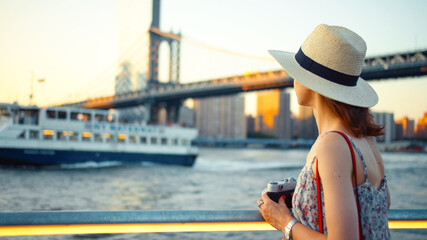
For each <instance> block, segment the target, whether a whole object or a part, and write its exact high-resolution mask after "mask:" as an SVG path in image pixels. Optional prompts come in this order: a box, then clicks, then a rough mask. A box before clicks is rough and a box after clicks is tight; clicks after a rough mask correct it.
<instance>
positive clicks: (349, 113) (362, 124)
mask: <svg viewBox="0 0 427 240" xmlns="http://www.w3.org/2000/svg"><path fill="white" fill-rule="evenodd" d="M323 99H324V101H325V103H326V105H327V106H328V107H329V109H331V111H332V112H333V113H335V114H336V115H337V116H338V117H339V118H340V119H341V120H342V121H343V122H344V124H345V126H346V127H347V128H348V129H350V130H351V132H352V133H353V134H354V136H355V137H358V138H359V137H365V136H374V137H376V136H380V135H384V131H383V129H384V126H380V125H377V124H376V123H375V122H374V120H373V118H372V115H371V113H370V112H369V108H363V107H356V106H352V105H348V104H345V103H341V102H338V101H335V100H332V99H330V98H327V97H324V96H323Z"/></svg>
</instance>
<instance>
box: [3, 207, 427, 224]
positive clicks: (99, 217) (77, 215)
mask: <svg viewBox="0 0 427 240" xmlns="http://www.w3.org/2000/svg"><path fill="white" fill-rule="evenodd" d="M388 216H389V220H390V221H418V220H427V209H391V210H389V213H388ZM262 221H264V220H263V218H262V216H261V214H260V213H259V211H258V210H192V211H152V210H150V211H49V212H1V213H0V226H20V225H27V226H28V225H64V224H121V223H206V222H210V223H218V222H262Z"/></svg>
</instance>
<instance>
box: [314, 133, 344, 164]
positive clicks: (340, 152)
mask: <svg viewBox="0 0 427 240" xmlns="http://www.w3.org/2000/svg"><path fill="white" fill-rule="evenodd" d="M316 155H317V158H318V161H319V165H320V167H319V170H321V169H322V167H321V166H322V165H327V166H334V167H333V168H334V169H336V168H342V170H344V169H351V168H352V165H351V154H350V148H349V146H348V144H347V142H346V140H345V139H344V138H343V137H342V136H341V135H340V134H338V133H334V132H329V133H327V134H324V135H323V136H321V137H320V138H319V139H318V143H317V146H316Z"/></svg>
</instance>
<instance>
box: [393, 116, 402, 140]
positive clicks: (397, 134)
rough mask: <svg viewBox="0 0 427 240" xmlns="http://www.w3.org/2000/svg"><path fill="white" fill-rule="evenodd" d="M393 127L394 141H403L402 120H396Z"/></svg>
mask: <svg viewBox="0 0 427 240" xmlns="http://www.w3.org/2000/svg"><path fill="white" fill-rule="evenodd" d="M394 126H395V134H394V137H395V138H394V140H402V139H403V124H402V120H397V121H396V122H395V123H394Z"/></svg>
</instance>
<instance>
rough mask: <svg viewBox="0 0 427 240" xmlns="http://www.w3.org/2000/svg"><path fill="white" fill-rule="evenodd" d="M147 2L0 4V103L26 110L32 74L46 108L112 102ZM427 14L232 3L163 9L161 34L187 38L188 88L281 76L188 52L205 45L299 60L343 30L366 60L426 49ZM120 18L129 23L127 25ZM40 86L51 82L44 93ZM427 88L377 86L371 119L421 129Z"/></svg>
mask: <svg viewBox="0 0 427 240" xmlns="http://www.w3.org/2000/svg"><path fill="white" fill-rule="evenodd" d="M124 2H125V3H126V4H123V3H124ZM150 2H151V1H150V0H145V1H134V0H132V1H115V0H106V1H98V0H94V1H90V2H87V1H85V2H78V1H77V2H76V1H67V0H64V1H60V2H58V1H51V0H38V1H26V0H17V1H7V0H0V22H1V24H0V34H2V36H3V37H2V39H0V65H1V66H2V68H1V69H0V83H1V84H2V86H3V87H2V89H0V101H2V102H13V101H15V100H18V101H19V102H20V103H22V104H27V103H28V101H29V100H28V99H29V97H28V96H29V94H30V84H31V81H30V79H31V73H32V72H33V73H34V79H35V81H34V95H35V96H34V101H35V102H36V103H37V104H39V105H41V106H45V105H49V104H54V103H58V102H61V101H62V100H64V99H79V98H82V97H85V96H86V97H87V96H91V95H90V94H95V93H96V94H99V93H109V94H112V93H113V92H114V78H115V76H116V75H117V74H118V69H117V68H115V67H114V68H109V67H110V66H112V65H113V66H117V65H119V64H120V63H119V62H118V61H119V60H120V57H119V55H120V54H119V52H120V51H121V50H119V48H122V49H123V47H122V46H123V44H125V45H126V42H125V41H124V40H123V37H124V34H121V32H122V30H121V29H120V22H123V21H124V20H126V19H127V20H128V21H130V22H131V23H130V24H126V26H127V28H129V29H128V30H129V31H131V32H132V33H133V34H134V35H137V36H139V35H140V34H139V33H138V31H139V30H141V32H144V31H146V29H141V28H143V27H141V26H142V25H144V26H146V25H147V24H148V25H149V23H146V22H144V23H141V22H140V20H139V18H132V16H134V14H135V13H138V12H139V13H141V12H142V13H143V14H142V15H144V16H145V17H147V16H148V15H149V14H150V12H151V3H150ZM426 6H427V3H426V2H423V1H409V2H405V3H402V2H399V1H376V2H369V1H361V2H358V3H348V2H346V3H344V2H341V1H326V2H325V3H323V2H322V3H317V2H314V1H313V2H304V3H294V2H292V3H291V2H286V1H270V2H268V3H260V2H258V1H233V2H232V3H230V2H229V1H203V2H200V1H194V0H182V1H170V0H162V1H161V21H160V26H161V29H162V30H163V31H169V30H173V31H174V32H181V33H182V35H183V36H184V38H183V45H182V53H181V55H182V63H181V76H182V78H181V79H182V82H183V83H185V82H191V81H197V80H203V79H209V78H215V77H224V76H233V75H238V74H244V73H246V72H256V71H263V70H276V69H280V66H279V65H278V64H277V63H275V62H274V61H259V60H251V59H245V58H240V57H236V56H234V57H233V56H223V55H221V54H219V53H215V52H209V51H208V50H206V49H202V50H201V49H200V48H197V47H196V46H195V45H194V44H191V43H194V42H199V43H206V44H207V45H210V46H216V47H218V48H221V49H228V50H232V51H234V52H241V53H243V54H247V55H256V56H261V57H264V58H268V57H269V56H268V54H267V51H266V50H267V49H282V50H287V51H297V50H298V48H299V46H300V44H301V43H302V41H303V40H304V39H305V37H306V36H307V35H308V34H309V33H310V32H311V31H312V30H313V29H314V27H315V26H316V25H318V24H319V23H327V24H336V25H343V26H346V27H348V28H350V29H352V30H354V31H356V32H357V33H359V34H360V35H361V36H362V37H364V38H365V40H366V42H367V45H368V54H367V55H368V56H376V55H384V54H391V53H398V52H406V51H412V50H420V49H426V48H427V33H425V32H423V31H421V30H420V29H423V28H424V27H425V22H427V16H425V14H424V12H423V11H422V10H423V9H425V7H426ZM380 8H381V11H378V9H380ZM350 10H351V11H350ZM147 12H148V13H147ZM123 13H125V14H128V15H129V16H127V18H126V19H123ZM145 13H147V14H145ZM303 13H305V14H306V15H305V18H304V19H305V21H304V23H302V22H300V21H299V22H298V21H297V22H298V24H296V23H295V21H294V19H298V18H299V17H300V16H301V15H302V14H303ZM396 16H399V17H396ZM147 19H149V18H147ZM194 19H197V21H194ZM378 19H382V21H378ZM132 21H133V24H132ZM122 29H123V27H122ZM126 36H128V35H126ZM126 39H127V40H129V39H130V37H129V39H128V38H126ZM163 52H164V51H163ZM160 58H161V59H162V56H160ZM112 63H113V64H112ZM160 67H161V68H162V65H161V66H160ZM160 75H161V76H160V77H161V78H162V76H166V75H167V74H165V73H164V71H161V74H160ZM40 78H43V79H46V81H45V82H44V83H37V79H40ZM163 79H164V77H163ZM426 80H427V77H417V78H411V79H398V80H387V81H385V82H382V81H381V82H380V81H373V82H371V84H372V86H373V87H374V89H376V90H377V92H378V95H379V97H380V102H379V104H378V105H377V106H376V107H374V108H373V111H381V112H393V113H395V116H396V118H402V117H403V116H408V117H409V118H412V119H417V118H418V117H419V116H420V115H422V113H423V112H425V111H426V110H427V101H425V99H424V98H425V97H424V95H425V93H424V92H425V91H426V90H427V81H426ZM85 86H86V87H85ZM290 93H291V111H292V112H293V113H295V114H297V113H298V106H297V104H296V99H295V95H294V93H293V91H290ZM245 98H246V102H247V104H246V110H245V112H246V113H255V108H256V95H255V93H249V94H246V97H245Z"/></svg>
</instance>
